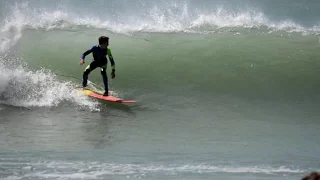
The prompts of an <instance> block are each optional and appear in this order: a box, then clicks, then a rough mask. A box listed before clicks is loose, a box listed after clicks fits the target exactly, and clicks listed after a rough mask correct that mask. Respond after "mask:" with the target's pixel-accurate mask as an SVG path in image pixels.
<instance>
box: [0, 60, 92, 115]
mask: <svg viewBox="0 0 320 180" xmlns="http://www.w3.org/2000/svg"><path fill="white" fill-rule="evenodd" d="M74 87H75V84H72V83H71V82H60V81H59V80H58V79H57V78H56V76H55V75H54V74H53V73H52V72H50V71H49V70H45V69H41V70H37V71H30V70H27V68H25V67H22V66H21V65H19V66H15V67H14V69H9V68H6V67H5V66H4V64H2V63H1V61H0V98H1V99H0V100H1V103H4V104H9V105H13V106H18V107H53V106H58V105H60V104H61V102H64V101H68V102H72V103H74V104H77V105H79V106H85V107H89V108H90V109H91V110H98V109H97V102H93V101H90V99H88V98H87V97H85V96H83V95H81V94H79V93H78V92H77V91H76V90H75V89H74Z"/></svg>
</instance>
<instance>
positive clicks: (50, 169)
mask: <svg viewBox="0 0 320 180" xmlns="http://www.w3.org/2000/svg"><path fill="white" fill-rule="evenodd" d="M3 165H4V166H5V163H4V164H3ZM17 165H19V167H24V166H26V167H27V168H24V169H26V172H25V174H24V175H23V177H21V178H26V177H28V178H59V179H99V178H101V176H107V175H121V176H134V177H144V176H146V175H148V174H154V173H163V174H183V173H195V174H202V173H238V174H243V173H254V174H269V175H272V174H277V175H287V174H294V173H303V172H305V171H306V170H300V169H292V168H288V167H284V166H280V167H271V166H252V167H250V166H247V167H241V166H238V167H237V166H219V165H210V164H184V165H175V164H172V165H154V164H108V163H100V162H65V161H52V162H47V161H44V162H37V163H28V164H26V165H23V164H17ZM40 167H41V168H40ZM38 169H39V170H38ZM12 178H14V176H13V177H12Z"/></svg>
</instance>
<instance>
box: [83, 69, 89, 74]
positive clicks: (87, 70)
mask: <svg viewBox="0 0 320 180" xmlns="http://www.w3.org/2000/svg"><path fill="white" fill-rule="evenodd" d="M90 72H91V70H90V69H86V70H85V71H84V72H83V74H84V75H89V74H90Z"/></svg>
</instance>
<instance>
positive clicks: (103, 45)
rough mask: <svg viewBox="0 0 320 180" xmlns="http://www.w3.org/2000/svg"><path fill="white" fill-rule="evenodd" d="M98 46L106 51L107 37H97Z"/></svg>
mask: <svg viewBox="0 0 320 180" xmlns="http://www.w3.org/2000/svg"><path fill="white" fill-rule="evenodd" d="M99 45H100V46H101V48H103V49H107V47H108V45H109V37H106V36H100V37H99Z"/></svg>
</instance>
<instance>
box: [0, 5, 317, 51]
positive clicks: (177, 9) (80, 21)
mask: <svg viewBox="0 0 320 180" xmlns="http://www.w3.org/2000/svg"><path fill="white" fill-rule="evenodd" d="M8 17H9V18H6V19H5V22H4V23H2V24H3V25H2V27H1V33H0V48H1V51H4V50H6V49H7V48H8V47H10V46H11V45H13V44H14V43H15V42H16V41H17V40H18V39H19V38H20V37H21V32H22V30H23V28H32V29H39V28H41V29H45V30H52V29H68V28H74V27H78V26H88V27H95V28H103V29H107V30H109V31H112V32H116V33H124V34H128V33H133V32H191V33H203V32H208V31H209V32H210V31H214V30H216V29H219V28H235V27H236V28H239V27H240V28H245V29H247V28H249V29H250V28H267V29H269V30H272V31H278V30H281V31H288V32H301V33H316V34H317V33H318V32H320V28H319V26H314V27H312V28H306V27H303V26H301V25H299V24H297V23H295V22H293V21H291V20H282V21H277V22H275V21H271V20H269V19H268V18H267V17H266V16H265V15H264V14H263V13H262V12H259V11H256V10H244V11H235V12H231V11H227V10H225V9H224V8H222V7H220V8H217V9H215V10H212V11H211V12H208V11H206V12H205V11H202V10H198V11H197V12H194V10H192V11H191V9H189V7H188V6H187V4H184V5H181V6H177V5H175V4H172V5H171V6H169V7H167V8H163V7H158V6H154V7H153V8H150V9H149V10H147V11H146V13H144V15H143V16H142V15H128V16H127V18H126V19H125V20H122V21H121V20H118V19H117V18H108V16H105V17H104V18H101V17H96V16H89V15H84V14H78V15H77V14H74V13H73V12H72V11H71V12H70V11H66V10H48V9H32V8H30V7H28V5H26V4H22V5H16V6H15V7H14V8H12V15H10V16H8ZM203 27H206V28H203ZM207 28H209V29H207Z"/></svg>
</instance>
